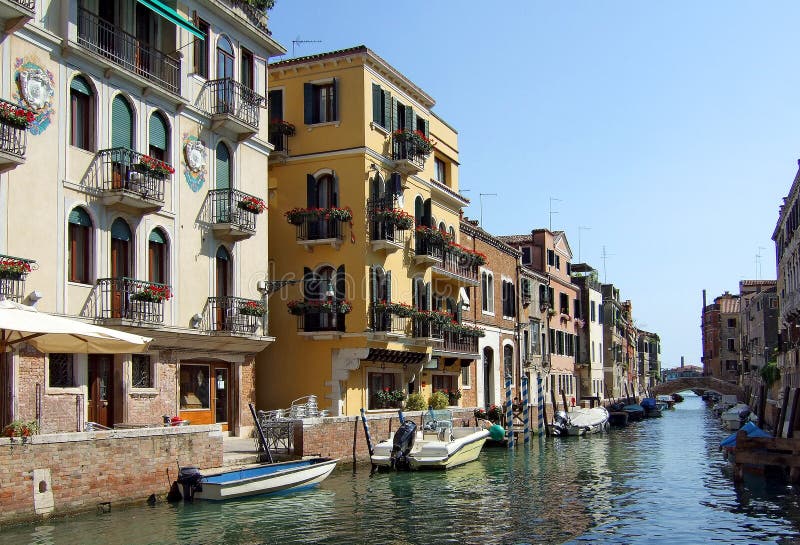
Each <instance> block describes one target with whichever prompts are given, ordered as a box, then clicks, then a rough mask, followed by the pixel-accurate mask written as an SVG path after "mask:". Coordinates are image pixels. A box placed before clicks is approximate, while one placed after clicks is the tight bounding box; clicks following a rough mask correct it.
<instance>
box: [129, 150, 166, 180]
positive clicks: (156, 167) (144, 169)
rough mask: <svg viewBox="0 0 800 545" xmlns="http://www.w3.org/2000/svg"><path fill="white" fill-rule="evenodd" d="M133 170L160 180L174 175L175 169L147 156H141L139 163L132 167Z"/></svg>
mask: <svg viewBox="0 0 800 545" xmlns="http://www.w3.org/2000/svg"><path fill="white" fill-rule="evenodd" d="M134 169H136V170H137V171H139V172H141V173H142V174H146V175H148V176H152V177H153V178H161V179H163V178H166V177H167V176H168V175H170V174H174V173H175V169H174V168H172V166H171V165H169V164H167V163H165V162H164V161H159V160H158V159H156V158H154V157H150V156H149V155H142V157H141V158H140V159H139V162H138V163H136V164H135V165H134Z"/></svg>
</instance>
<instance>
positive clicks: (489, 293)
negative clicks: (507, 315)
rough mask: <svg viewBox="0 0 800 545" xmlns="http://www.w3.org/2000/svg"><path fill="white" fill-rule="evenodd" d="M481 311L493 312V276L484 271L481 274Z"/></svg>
mask: <svg viewBox="0 0 800 545" xmlns="http://www.w3.org/2000/svg"><path fill="white" fill-rule="evenodd" d="M481 310H483V311H484V312H494V276H492V273H489V272H486V271H484V272H482V273H481Z"/></svg>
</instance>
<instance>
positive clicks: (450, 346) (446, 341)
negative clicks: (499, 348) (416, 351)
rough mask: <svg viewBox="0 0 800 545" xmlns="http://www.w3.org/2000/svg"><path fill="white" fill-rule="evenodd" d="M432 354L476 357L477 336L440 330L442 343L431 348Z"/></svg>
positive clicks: (477, 354)
mask: <svg viewBox="0 0 800 545" xmlns="http://www.w3.org/2000/svg"><path fill="white" fill-rule="evenodd" d="M433 352H434V354H436V355H440V356H449V357H457V358H464V357H468V358H477V357H478V356H479V353H478V337H476V336H474V335H464V334H462V333H457V332H455V331H444V332H442V343H441V344H440V345H439V346H437V347H436V348H434V349H433Z"/></svg>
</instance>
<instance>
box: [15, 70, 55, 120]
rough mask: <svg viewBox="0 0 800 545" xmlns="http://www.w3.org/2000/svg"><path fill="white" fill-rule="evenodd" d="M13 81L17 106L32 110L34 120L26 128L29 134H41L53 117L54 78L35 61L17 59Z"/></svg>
mask: <svg viewBox="0 0 800 545" xmlns="http://www.w3.org/2000/svg"><path fill="white" fill-rule="evenodd" d="M14 69H15V73H14V81H15V82H16V84H17V89H18V92H15V93H14V100H16V101H17V104H18V105H20V106H23V107H25V108H29V109H31V110H33V112H34V113H35V114H36V118H35V119H34V120H33V122H32V123H31V124H30V126H29V127H28V130H29V131H30V132H31V134H41V133H43V132H44V131H45V129H47V127H49V126H50V122H51V120H52V117H53V113H54V110H53V95H54V93H55V91H54V90H55V85H56V82H55V78H54V77H53V73H52V72H51V71H50V70H47V69H45V68H42V67H41V66H39V65H38V64H36V62H35V59H29V60H25V59H24V58H22V57H17V60H16V61H15V62H14Z"/></svg>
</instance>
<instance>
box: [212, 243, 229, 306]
mask: <svg viewBox="0 0 800 545" xmlns="http://www.w3.org/2000/svg"><path fill="white" fill-rule="evenodd" d="M215 261H216V264H215V265H216V278H215V280H216V282H215V283H216V294H217V297H227V295H228V293H229V290H230V279H231V266H232V264H233V263H232V260H231V254H230V253H228V250H227V248H225V246H220V247H219V248H217V255H216V259H215Z"/></svg>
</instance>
